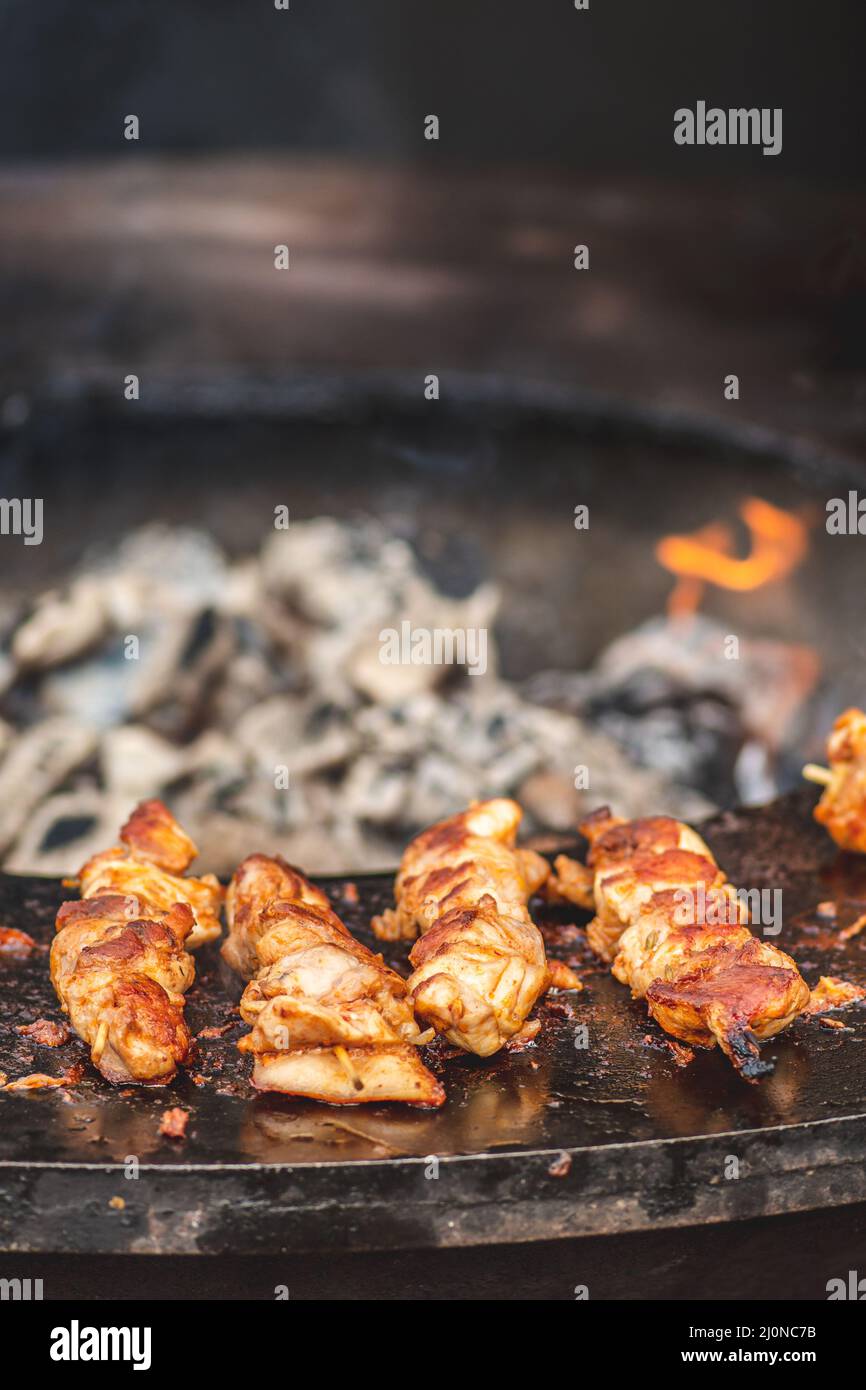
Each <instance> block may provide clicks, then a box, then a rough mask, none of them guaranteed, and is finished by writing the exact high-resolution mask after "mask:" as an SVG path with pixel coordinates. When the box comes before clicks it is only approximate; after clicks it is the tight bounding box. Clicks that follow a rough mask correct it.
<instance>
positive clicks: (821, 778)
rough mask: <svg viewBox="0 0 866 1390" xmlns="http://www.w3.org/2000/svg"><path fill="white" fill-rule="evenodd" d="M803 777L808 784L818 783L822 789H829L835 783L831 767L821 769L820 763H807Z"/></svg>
mask: <svg viewBox="0 0 866 1390" xmlns="http://www.w3.org/2000/svg"><path fill="white" fill-rule="evenodd" d="M803 776H804V777H805V779H806V781H807V782H816V783H817V784H818V786H820V787H829V785H830V783H831V782H832V781H833V774H832V772H831V771H830V769H829V767H821V765H820V763H807V764H806V766H805V767H804V768H803Z"/></svg>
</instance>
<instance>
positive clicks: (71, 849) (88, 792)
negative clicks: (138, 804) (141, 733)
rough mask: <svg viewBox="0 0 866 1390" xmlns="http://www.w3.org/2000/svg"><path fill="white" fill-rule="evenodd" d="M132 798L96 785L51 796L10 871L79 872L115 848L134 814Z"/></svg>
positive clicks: (27, 828)
mask: <svg viewBox="0 0 866 1390" xmlns="http://www.w3.org/2000/svg"><path fill="white" fill-rule="evenodd" d="M130 809H131V806H130V802H129V799H128V798H127V797H122V798H115V797H112V796H110V795H108V794H107V793H105V792H103V791H99V790H97V789H96V788H94V787H88V788H84V789H82V790H80V791H75V792H64V793H60V794H58V795H56V796H49V797H47V798H46V800H45V801H43V802H41V804H40V805H39V806H38V807H36V809H35V810H34V811H33V813H32V815H30V816H29V817H28V818H27V820H26V823H25V824H24V828H23V830H22V831H21V834H20V835H19V836H18V838H17V840H16V841H15V844H14V847H13V848H12V850H11V852H10V853H9V855H8V856H7V858H6V860H5V863H4V867H5V868H7V869H8V870H9V871H10V872H11V873H28V872H31V873H32V872H33V870H34V868H36V869H38V871H39V872H40V873H44V874H54V875H57V876H63V875H66V874H73V873H77V871H78V870H79V868H80V867H81V865H82V864H83V863H85V861H86V860H88V859H89V858H91V856H92V855H94V854H96V853H98V852H99V851H100V850H102V849H104V848H105V846H106V845H107V844H112V843H113V842H114V841H115V839H116V837H117V827H118V825H122V824H123V822H124V821H125V820H126V817H127V816H128V815H129V812H130Z"/></svg>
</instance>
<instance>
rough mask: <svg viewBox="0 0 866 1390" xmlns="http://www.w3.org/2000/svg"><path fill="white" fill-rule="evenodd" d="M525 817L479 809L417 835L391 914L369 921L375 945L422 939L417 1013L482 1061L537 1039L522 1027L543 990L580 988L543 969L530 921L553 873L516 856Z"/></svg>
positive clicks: (532, 858)
mask: <svg viewBox="0 0 866 1390" xmlns="http://www.w3.org/2000/svg"><path fill="white" fill-rule="evenodd" d="M521 814H522V813H521V810H520V807H519V806H518V805H517V803H516V802H514V801H509V800H506V799H504V798H500V799H496V800H493V801H482V802H479V803H478V804H477V805H475V806H471V807H470V808H469V810H468V811H463V812H461V813H460V814H459V815H456V816H452V817H451V818H450V819H449V820H446V821H442V822H441V823H440V824H439V825H434V826H432V827H431V828H430V829H429V830H425V831H423V832H422V834H420V835H419V836H418V837H417V838H416V839H415V840H413V841H412V843H411V844H410V845H409V847H408V848H407V850H406V852H405V854H404V855H403V861H402V864H401V866H400V871H399V873H398V874H397V878H396V882H395V885H394V898H395V903H396V906H395V908H394V909H393V910H388V911H387V912H385V913H383V914H382V916H381V917H378V918H374V920H373V930H374V931H375V932H376V934H377V935H378V936H380V937H385V938H393V937H396V936H403V937H410V938H411V937H413V936H416V935H418V933H419V932H420V933H421V939H420V940H419V941H418V942H416V944H415V946H414V947H413V948H412V952H411V954H410V957H409V959H410V961H411V963H412V965H413V966H414V967H415V969H414V973H413V974H412V976H411V977H410V979H409V990H410V993H411V996H412V1000H413V1003H414V1007H415V1012H416V1013H417V1014H418V1015H419V1016H420V1017H421V1018H422V1019H423V1020H424V1021H425V1022H426V1023H429V1024H431V1025H432V1026H433V1027H434V1028H435V1029H436V1030H437V1032H441V1033H444V1035H445V1036H446V1038H447V1039H448V1040H449V1042H451V1043H453V1044H454V1045H455V1046H456V1047H461V1048H463V1049H464V1050H465V1051H467V1052H474V1053H476V1054H477V1055H478V1056H480V1057H489V1056H490V1055H491V1054H492V1053H494V1052H497V1051H498V1050H499V1048H501V1047H503V1046H504V1044H505V1043H507V1042H508V1041H509V1039H511V1038H513V1037H515V1036H516V1034H518V1033H521V1034H522V1035H523V1036H524V1037H525V1036H527V1035H528V1033H531V1032H533V1031H537V1025H535V1024H527V1018H528V1015H529V1013H530V1011H531V1009H532V1008H533V1006H534V1004H535V1002H536V1000H537V999H538V997H539V995H540V994H542V993H543V992H544V991H545V990H546V989H549V988H550V987H551V986H552V985H554V984H555V985H556V986H557V987H560V988H572V989H573V988H579V987H580V986H579V982H578V981H577V979H576V978H575V977H574V976H573V975H572V973H571V972H570V971H569V970H568V969H567V967H565V966H559V965H557V964H556V963H548V961H547V958H546V955H545V950H544V942H543V939H542V936H541V933H540V931H539V930H538V928H537V927H536V926H535V924H534V922H533V921H532V919H531V918H530V916H529V912H528V910H527V906H526V904H527V902H528V900H529V898H530V897H531V895H532V894H533V893H534V892H535V891H536V890H537V889H538V888H540V887H541V885H542V884H543V883H544V881H545V879H546V878H547V875H548V873H549V868H548V865H547V862H546V861H545V860H544V859H542V857H541V856H540V855H538V854H535V853H533V852H532V851H531V850H521V849H518V848H517V847H516V845H515V838H516V835H517V827H518V826H519V824H520V820H521Z"/></svg>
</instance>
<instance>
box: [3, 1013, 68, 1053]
mask: <svg viewBox="0 0 866 1390" xmlns="http://www.w3.org/2000/svg"><path fill="white" fill-rule="evenodd" d="M15 1031H16V1032H17V1033H23V1034H24V1035H25V1037H28V1038H32V1039H33V1041H34V1042H37V1043H39V1044H40V1046H41V1047H62V1046H63V1045H64V1043H68V1042H69V1039H70V1038H71V1037H72V1030H71V1029H70V1028H69V1027H68V1025H67V1024H65V1023H54V1022H53V1021H52V1020H51V1019H50V1018H37V1019H35V1020H34V1021H33V1023H19V1024H18V1027H17V1028H16V1030H15Z"/></svg>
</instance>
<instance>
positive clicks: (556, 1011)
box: [541, 995, 577, 1018]
mask: <svg viewBox="0 0 866 1390" xmlns="http://www.w3.org/2000/svg"><path fill="white" fill-rule="evenodd" d="M541 1007H542V1009H543V1010H544V1012H545V1013H546V1014H553V1015H554V1016H555V1017H556V1018H576V1017H577V1013H576V1011H575V1008H574V1005H573V1004H570V1003H569V1001H568V1000H567V999H559V998H551V996H550V995H548V996H547V998H546V999H544V1000H543V1001H542V1003H541Z"/></svg>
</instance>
